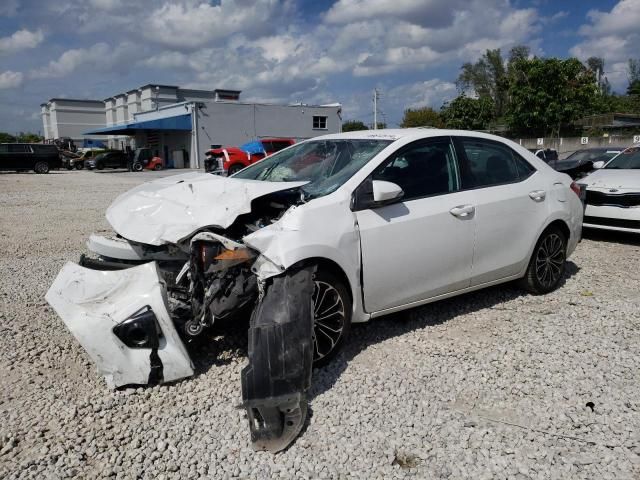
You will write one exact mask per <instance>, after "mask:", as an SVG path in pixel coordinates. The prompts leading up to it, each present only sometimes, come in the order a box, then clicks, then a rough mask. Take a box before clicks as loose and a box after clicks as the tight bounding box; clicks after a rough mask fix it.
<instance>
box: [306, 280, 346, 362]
mask: <svg viewBox="0 0 640 480" xmlns="http://www.w3.org/2000/svg"><path fill="white" fill-rule="evenodd" d="M313 281H314V289H313V316H314V319H313V366H314V367H321V366H323V365H326V364H327V363H329V362H330V361H331V359H332V358H334V357H335V356H336V354H337V353H338V352H339V351H340V349H341V348H342V346H343V345H344V342H345V341H346V339H347V337H348V336H349V331H350V330H351V313H352V302H351V295H350V294H349V290H348V288H347V286H346V285H345V284H344V282H342V280H340V279H339V278H338V277H336V276H335V275H333V274H332V273H330V272H327V271H323V270H318V271H317V272H316V273H315V275H314V277H313Z"/></svg>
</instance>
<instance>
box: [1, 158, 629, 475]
mask: <svg viewBox="0 0 640 480" xmlns="http://www.w3.org/2000/svg"><path fill="white" fill-rule="evenodd" d="M165 174H166V173H165ZM155 176H157V174H156V173H152V172H145V173H143V174H135V173H113V172H105V173H93V172H85V171H83V172H54V173H51V174H49V175H35V174H0V202H1V205H2V209H1V210H0V379H1V386H2V388H0V420H1V421H0V478H7V479H13V478H38V479H42V478H68V477H78V478H93V477H109V476H111V477H115V478H149V479H151V478H154V479H155V478H158V479H162V478H199V477H212V478H236V477H241V478H258V479H270V478H332V479H333V478H340V479H341V478H366V479H374V478H405V477H414V478H452V479H460V478H474V479H493V478H497V479H500V478H505V479H506V478H514V479H525V478H535V479H547V478H552V479H553V478H571V479H577V478H585V479H609V478H610V479H625V478H629V479H631V478H636V479H637V478H640V308H639V307H640V293H639V292H640V239H635V238H634V237H631V236H621V235H602V234H598V235H597V236H596V235H591V236H590V237H589V238H587V239H585V240H584V241H583V242H582V243H581V244H580V245H579V247H578V250H577V252H576V254H575V255H574V256H573V257H572V259H571V262H570V264H569V275H568V277H567V279H566V283H565V284H564V286H563V287H562V288H560V290H558V291H557V292H555V293H553V294H551V295H547V296H544V297H532V296H528V295H524V294H522V293H521V292H520V291H518V290H517V289H516V288H514V287H513V286H509V285H508V286H502V287H498V288H492V289H489V290H485V291H482V292H477V293H474V294H469V295H465V296H463V297H461V298H457V299H452V300H449V301H444V302H439V303H436V304H433V305H429V306H426V307H423V308H420V309H417V310H413V311H411V312H407V313H403V314H399V315H395V316H393V317H390V318H387V319H381V320H377V321H374V322H372V323H370V324H368V325H362V326H356V327H355V328H354V329H353V331H352V338H351V341H350V342H349V344H348V345H347V346H346V348H345V351H344V353H343V354H342V355H341V356H339V357H338V359H337V360H336V361H334V363H333V364H331V365H329V366H328V367H325V368H324V369H322V370H316V371H314V374H313V387H312V391H311V410H312V416H311V419H310V422H309V424H308V426H307V427H306V429H305V431H304V432H303V434H302V435H301V437H300V438H298V440H297V441H296V442H295V443H294V444H293V445H292V446H291V447H290V448H289V449H288V450H286V451H285V452H283V453H280V454H278V455H272V454H270V453H254V452H253V451H252V450H251V449H250V446H249V432H248V426H247V423H246V419H245V418H244V412H243V411H242V410H238V409H237V408H236V405H237V404H238V403H239V401H240V370H241V368H242V366H243V365H244V364H245V362H246V335H245V332H243V330H242V328H237V329H236V330H235V331H233V332H231V333H229V334H228V335H226V336H225V337H211V338H210V342H211V343H210V345H209V347H204V346H199V347H196V348H195V349H194V350H195V351H196V353H199V354H200V356H201V357H202V358H201V359H200V360H198V362H197V363H198V370H199V374H198V375H197V376H196V377H194V378H191V379H187V380H184V381H181V382H178V383H176V384H173V385H165V386H158V387H154V388H147V389H135V390H133V389H130V390H124V391H115V392H114V391H110V390H108V389H107V388H106V386H105V383H104V381H103V380H102V379H101V378H100V377H98V376H97V374H96V371H95V368H94V366H93V365H92V364H91V363H90V361H89V358H88V356H87V355H86V354H85V353H84V351H83V350H82V348H81V347H80V346H79V344H78V343H77V342H76V341H75V340H74V338H73V337H72V336H71V334H70V333H69V332H68V331H67V330H66V329H65V327H64V325H63V323H62V322H61V320H60V319H58V318H57V316H56V315H55V314H54V312H53V311H52V310H51V308H50V307H49V306H48V305H47V304H46V303H45V301H44V298H43V297H44V294H45V292H46V291H47V289H48V287H49V285H50V284H51V282H52V280H53V278H54V276H55V275H56V274H57V272H58V271H59V269H60V267H61V266H62V264H63V263H64V262H65V261H67V260H77V258H78V257H79V255H80V254H81V253H83V252H84V251H85V247H84V242H85V240H86V238H87V236H88V235H89V234H90V233H91V232H93V231H96V230H100V229H103V230H107V229H108V226H107V224H106V221H105V219H104V211H105V209H106V207H107V206H108V205H109V203H110V202H111V200H113V199H114V198H115V196H116V195H117V194H119V193H120V192H123V191H125V190H127V189H128V188H130V187H131V186H133V185H135V184H138V183H140V182H142V181H144V180H148V179H150V178H153V177H155ZM587 404H588V405H591V407H592V408H590V407H588V406H587Z"/></svg>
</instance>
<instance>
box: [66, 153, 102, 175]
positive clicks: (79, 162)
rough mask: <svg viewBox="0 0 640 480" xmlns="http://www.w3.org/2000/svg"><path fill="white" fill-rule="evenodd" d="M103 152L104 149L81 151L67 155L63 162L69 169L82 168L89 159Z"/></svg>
mask: <svg viewBox="0 0 640 480" xmlns="http://www.w3.org/2000/svg"><path fill="white" fill-rule="evenodd" d="M101 153H105V150H104V149H95V150H94V149H90V150H85V151H83V152H80V154H79V155H77V156H65V158H64V160H63V163H64V166H65V167H66V168H67V170H73V169H74V168H75V169H76V170H82V169H83V168H84V164H85V162H86V161H87V160H90V159H92V158H95V157H96V156H98V155H100V154H101Z"/></svg>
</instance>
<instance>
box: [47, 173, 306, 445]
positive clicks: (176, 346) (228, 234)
mask: <svg viewBox="0 0 640 480" xmlns="http://www.w3.org/2000/svg"><path fill="white" fill-rule="evenodd" d="M178 183H179V182H178ZM261 183H265V182H261ZM283 187H288V188H286V189H284V190H282V189H283ZM278 188H279V189H280V190H278V191H273V192H269V193H267V194H265V195H261V196H258V197H257V198H254V199H252V200H251V204H250V209H249V211H247V212H245V213H241V214H239V215H237V217H236V218H235V219H234V221H233V222H231V223H230V224H229V225H228V226H227V227H226V228H221V227H219V226H209V227H204V228H200V229H198V230H196V231H195V232H193V234H192V235H190V236H188V237H186V238H182V239H181V240H180V241H178V242H176V243H170V242H165V241H162V242H155V243H159V244H157V245H156V244H148V243H142V242H137V241H132V240H130V239H127V238H124V236H122V235H119V234H117V235H115V236H111V237H107V236H99V235H92V236H91V237H90V239H89V241H88V243H87V245H88V247H89V250H91V252H92V255H91V256H86V255H83V256H82V257H81V259H80V262H79V264H74V263H71V262H69V263H67V264H66V265H65V267H64V268H63V269H62V271H61V272H60V274H59V275H58V277H57V278H56V280H55V281H54V283H53V285H52V286H51V288H50V290H49V292H48V293H47V296H46V298H47V301H48V302H49V303H50V304H51V305H52V306H53V307H54V309H55V310H56V312H57V313H58V315H59V316H60V317H61V318H62V319H63V321H64V322H65V323H66V324H67V327H68V328H69V329H70V330H71V332H72V333H73V334H74V336H75V337H76V338H77V339H78V341H79V342H80V343H81V344H82V345H83V346H84V347H85V349H86V350H87V351H88V353H89V355H90V356H91V357H92V359H93V360H94V362H95V363H96V365H97V367H98V371H99V372H100V373H102V374H103V375H104V376H105V378H106V380H107V384H108V385H109V386H111V387H114V388H116V387H121V386H125V385H139V384H143V385H144V384H149V385H153V384H159V383H164V382H169V381H174V380H177V379H180V378H184V377H187V376H191V375H193V373H194V370H193V363H192V362H191V359H190V358H189V356H188V353H187V350H186V348H185V346H184V344H185V343H188V342H189V341H190V340H191V339H193V338H194V337H196V336H198V335H201V334H202V332H204V331H206V329H207V328H209V327H211V326H213V325H214V324H215V322H216V321H219V320H222V319H226V318H228V317H231V316H232V315H234V314H236V313H237V312H240V311H243V307H247V308H246V309H244V311H245V312H248V311H249V308H251V309H252V312H253V313H252V314H251V326H250V330H249V365H248V366H247V367H246V368H245V369H244V370H243V372H242V398H243V406H244V407H245V408H246V409H247V414H248V418H249V425H250V430H251V438H252V444H253V447H254V448H255V449H260V450H269V451H273V452H275V451H279V450H282V449H283V448H285V447H286V446H288V445H289V444H290V443H291V442H292V441H293V440H294V439H295V437H296V436H297V435H298V433H299V432H300V430H301V429H302V427H303V424H304V422H305V419H306V410H307V404H306V390H307V389H308V388H309V386H310V382H311V366H312V362H313V347H312V343H313V340H312V338H313V324H314V312H313V306H312V293H313V289H314V283H313V271H314V268H313V267H312V266H309V265H302V266H299V267H295V268H292V269H289V270H286V271H284V269H280V268H279V267H277V266H273V265H271V266H270V268H267V269H266V270H265V269H264V268H257V266H259V265H260V264H262V265H264V264H265V263H269V261H268V260H267V259H265V258H264V257H262V256H261V254H260V252H258V251H257V250H255V249H252V248H250V247H248V246H247V245H245V244H244V243H243V238H244V237H245V236H247V235H250V234H251V233H253V232H256V231H259V230H261V229H262V228H264V227H266V226H269V225H272V224H274V223H275V222H277V221H278V220H279V219H280V218H281V217H282V216H283V215H284V214H285V212H286V211H287V210H289V209H290V208H291V207H293V206H296V205H298V204H301V203H303V198H302V196H301V192H300V191H299V187H298V186H297V185H296V186H294V187H293V188H291V186H290V185H287V184H286V183H280V184H279V185H278ZM112 223H113V222H112ZM264 271H267V272H271V273H269V274H268V275H265V274H264V273H260V272H264ZM96 331H99V332H100V335H99V336H96V335H95V332H96ZM274 342H275V343H274ZM125 347H126V348H125Z"/></svg>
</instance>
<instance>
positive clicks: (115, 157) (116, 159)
mask: <svg viewBox="0 0 640 480" xmlns="http://www.w3.org/2000/svg"><path fill="white" fill-rule="evenodd" d="M127 161H128V158H127V154H126V153H125V152H122V151H120V150H111V151H107V152H102V153H100V154H98V155H96V156H95V157H93V158H90V159H89V160H87V161H85V162H84V164H85V166H86V167H87V168H88V169H89V170H93V169H94V168H95V169H97V170H102V169H104V168H127V166H128V163H127Z"/></svg>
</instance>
